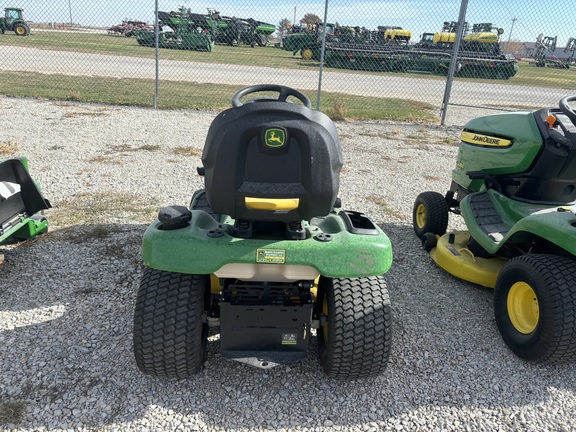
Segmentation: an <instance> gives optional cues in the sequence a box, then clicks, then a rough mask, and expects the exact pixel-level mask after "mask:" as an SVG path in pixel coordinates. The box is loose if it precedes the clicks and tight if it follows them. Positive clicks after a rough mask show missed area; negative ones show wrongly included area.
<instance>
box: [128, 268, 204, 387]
mask: <svg viewBox="0 0 576 432" xmlns="http://www.w3.org/2000/svg"><path fill="white" fill-rule="evenodd" d="M209 290H210V276H209V275H188V274H180V273H171V272H166V271H161V270H155V269H151V268H147V269H146V271H145V272H144V275H143V277H142V281H141V283H140V289H139V291H138V297H137V299H136V308H135V311H134V334H133V343H134V357H135V358H136V364H137V365H138V368H139V369H140V370H141V371H142V372H143V373H145V374H148V375H152V376H155V377H159V378H187V377H190V376H192V375H194V374H196V373H198V372H199V371H200V369H201V368H202V364H203V362H204V360H205V356H206V342H207V339H208V325H207V324H205V323H203V317H202V314H203V313H204V311H205V310H206V309H207V306H208V304H207V301H208V299H209Z"/></svg>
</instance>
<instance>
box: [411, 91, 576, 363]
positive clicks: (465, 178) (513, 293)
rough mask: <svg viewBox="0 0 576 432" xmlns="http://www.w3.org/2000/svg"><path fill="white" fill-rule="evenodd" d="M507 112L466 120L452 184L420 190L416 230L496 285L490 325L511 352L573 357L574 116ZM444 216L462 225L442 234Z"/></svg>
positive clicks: (433, 251)
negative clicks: (437, 189) (463, 227)
mask: <svg viewBox="0 0 576 432" xmlns="http://www.w3.org/2000/svg"><path fill="white" fill-rule="evenodd" d="M573 101H576V96H569V97H566V98H563V99H562V100H561V101H560V103H559V108H546V109H540V110H537V111H533V112H527V111H524V112H511V113H505V114H496V115H491V116H486V117H481V118H477V119H474V120H472V121H470V122H468V123H467V124H466V126H465V127H464V130H463V132H462V135H461V143H460V147H459V151H458V158H457V161H456V168H455V169H454V170H453V171H452V184H451V187H450V190H449V191H448V192H447V193H446V194H445V195H442V194H440V193H438V192H433V191H428V192H423V193H421V194H420V195H419V196H418V197H417V198H416V201H415V203H414V208H413V225H414V231H415V232H416V235H417V236H418V237H419V238H420V239H421V240H422V245H423V246H424V248H425V249H426V250H427V251H428V252H430V255H431V257H432V259H433V260H434V261H435V262H436V263H437V264H438V265H439V266H440V267H442V268H443V269H444V270H446V271H448V272H449V273H451V274H452V275H454V276H456V277H458V278H461V279H464V280H467V281H470V282H473V283H475V284H479V285H483V286H485V287H489V288H494V312H495V319H496V324H497V327H498V330H499V331H500V334H501V335H502V338H503V339H504V341H505V342H506V344H507V345H508V346H509V347H510V349H511V350H512V351H513V352H514V353H516V354H517V355H518V356H519V357H521V358H523V359H526V360H530V361H534V362H544V361H558V360H564V361H565V360H571V359H574V357H575V355H576V214H575V213H576V113H575V112H574V110H573V108H572V107H571V102H573ZM449 213H453V214H457V215H461V216H462V217H463V219H464V222H465V224H466V228H467V230H466V231H455V232H448V233H447V232H446V231H447V226H448V219H449Z"/></svg>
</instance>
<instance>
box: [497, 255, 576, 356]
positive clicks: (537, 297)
mask: <svg viewBox="0 0 576 432" xmlns="http://www.w3.org/2000/svg"><path fill="white" fill-rule="evenodd" d="M575 287H576V262H575V261H573V260H571V259H568V258H564V257H559V256H555V255H523V256H521V257H518V258H514V259H512V260H510V261H509V262H508V263H506V265H505V266H504V267H503V269H502V270H501V272H500V274H499V275H498V279H497V281H496V288H495V292H494V313H495V318H496V324H497V326H498V330H499V331H500V334H501V335H502V338H503V339H504V342H506V344H507V345H508V347H509V348H510V349H511V350H512V351H513V352H514V353H515V354H516V355H518V356H519V357H521V358H523V359H525V360H529V361H533V362H544V361H551V362H552V361H560V360H566V359H574V357H575V356H576V289H575ZM530 290H531V291H530Z"/></svg>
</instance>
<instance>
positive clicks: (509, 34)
mask: <svg viewBox="0 0 576 432" xmlns="http://www.w3.org/2000/svg"><path fill="white" fill-rule="evenodd" d="M516 21H518V18H516V17H514V18H512V26H511V27H510V33H508V44H507V46H506V51H508V52H509V51H510V39H512V30H514V23H515V22H516Z"/></svg>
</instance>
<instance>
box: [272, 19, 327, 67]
mask: <svg viewBox="0 0 576 432" xmlns="http://www.w3.org/2000/svg"><path fill="white" fill-rule="evenodd" d="M324 31H326V38H327V39H328V40H329V39H330V38H331V37H333V36H334V24H326V25H324V24H322V23H319V24H309V25H307V26H293V27H291V28H290V30H289V33H288V34H286V35H285V36H284V38H283V39H282V47H283V49H284V50H286V51H292V54H293V55H296V54H297V53H300V56H301V57H302V58H303V59H304V60H318V59H319V58H320V55H319V50H320V46H321V43H322V37H323V33H324Z"/></svg>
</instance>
